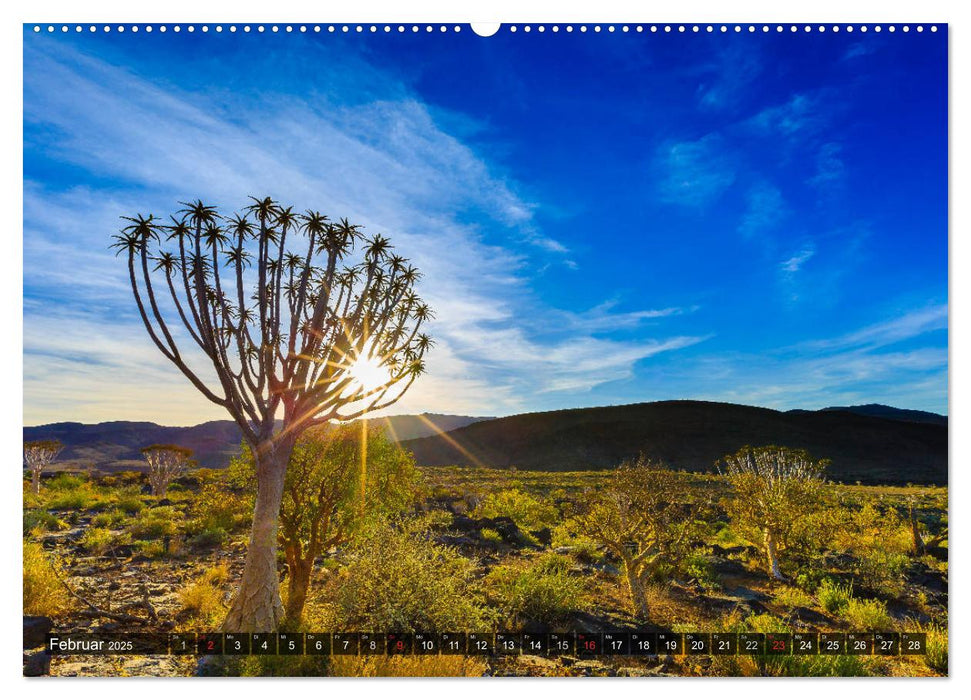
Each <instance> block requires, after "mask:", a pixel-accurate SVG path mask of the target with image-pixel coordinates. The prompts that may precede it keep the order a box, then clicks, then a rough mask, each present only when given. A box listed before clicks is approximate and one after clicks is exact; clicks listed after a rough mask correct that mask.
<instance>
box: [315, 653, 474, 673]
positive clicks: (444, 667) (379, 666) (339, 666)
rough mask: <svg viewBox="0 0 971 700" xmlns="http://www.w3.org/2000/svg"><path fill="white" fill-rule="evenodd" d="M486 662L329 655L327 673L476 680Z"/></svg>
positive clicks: (461, 658) (458, 658) (469, 658)
mask: <svg viewBox="0 0 971 700" xmlns="http://www.w3.org/2000/svg"><path fill="white" fill-rule="evenodd" d="M486 668H487V666H486V663H485V661H483V660H482V659H479V658H476V657H472V656H448V655H442V656H332V657H331V662H330V674H331V675H332V676H349V677H355V678H357V677H361V678H370V677H375V676H393V677H398V678H440V677H455V676H463V677H479V676H482V675H483V674H484V673H485V671H486Z"/></svg>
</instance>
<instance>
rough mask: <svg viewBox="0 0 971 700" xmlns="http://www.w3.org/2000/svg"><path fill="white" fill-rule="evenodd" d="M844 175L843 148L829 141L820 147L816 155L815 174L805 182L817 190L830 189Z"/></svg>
mask: <svg viewBox="0 0 971 700" xmlns="http://www.w3.org/2000/svg"><path fill="white" fill-rule="evenodd" d="M845 173H846V163H845V162H844V161H843V146H842V144H840V143H836V142H832V141H830V142H828V143H824V144H823V145H822V146H820V148H819V151H818V152H817V153H816V172H815V173H814V174H813V175H812V177H810V178H809V180H808V181H807V182H808V183H809V184H810V185H812V186H813V187H817V188H823V187H830V186H833V185H835V184H837V183H839V182H840V181H841V180H842V179H843V177H844V175H845Z"/></svg>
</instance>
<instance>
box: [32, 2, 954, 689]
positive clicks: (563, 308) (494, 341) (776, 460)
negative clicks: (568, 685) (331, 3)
mask: <svg viewBox="0 0 971 700" xmlns="http://www.w3.org/2000/svg"><path fill="white" fill-rule="evenodd" d="M918 14H919V12H918ZM22 34H23V36H22V39H23V463H22V468H23V471H22V484H21V485H22V489H23V591H24V597H23V624H24V628H23V634H24V644H23V654H24V656H23V659H24V660H23V672H24V675H26V676H32V677H36V676H43V677H64V676H100V677H116V676H149V677H200V676H222V677H227V676H234V677H235V676H312V677H323V676H331V677H334V676H344V677H360V676H369V677H370V676H379V677H380V676H422V677H426V676H446V677H455V676H462V677H496V676H524V677H560V676H567V677H584V676H596V677H644V678H656V677H727V676H731V677H734V676H759V677H764V676H784V677H803V676H870V677H886V676H911V677H914V676H916V677H924V676H947V675H948V551H949V541H948V400H949V395H948V333H949V330H948V310H949V306H948V303H949V300H948V25H947V24H946V23H937V24H935V23H911V24H903V23H897V24H887V23H883V24H881V23H862V24H861V23H855V24H845V23H813V24H805V23H797V24H773V23H755V24H720V23H688V24H678V23H673V24H670V23H657V24H652V23H622V22H618V23H599V24H598V23H575V24H571V23H563V22H548V23H532V24H512V23H503V24H493V25H478V24H477V25H470V24H464V23H463V24H454V23H453V24H424V23H423V24H411V23H408V24H400V23H365V24H353V23H352V24H342V23H314V22H306V23H299V22H295V23H285V22H281V23H273V22H269V23H264V24H259V23H231V22H213V23H182V24H180V23H177V22H173V23H162V24H146V23H135V24H131V23H114V22H99V23H95V24H87V23H86V24H70V23H69V24H63V23H53V24H51V23H27V24H25V25H24V26H23V29H22ZM34 683H40V684H43V683H44V681H34Z"/></svg>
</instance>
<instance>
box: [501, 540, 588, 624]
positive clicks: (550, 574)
mask: <svg viewBox="0 0 971 700" xmlns="http://www.w3.org/2000/svg"><path fill="white" fill-rule="evenodd" d="M569 569H570V560H569V559H568V558H567V557H564V556H561V555H558V554H552V553H550V554H545V555H543V556H541V557H539V558H538V559H536V560H535V561H533V562H531V563H529V564H527V565H525V566H520V565H511V564H506V565H502V566H497V567H496V568H494V569H493V570H492V571H491V572H489V575H488V576H487V577H486V581H485V582H486V586H487V591H488V595H489V597H490V599H492V601H493V602H494V603H495V604H496V606H497V607H498V608H499V610H500V611H501V614H502V615H503V617H504V618H505V619H506V620H507V622H508V624H509V625H511V626H515V625H516V624H517V623H519V622H521V621H523V620H531V621H537V622H545V623H553V622H557V621H559V620H562V619H563V618H564V617H566V615H567V614H569V613H570V612H573V611H574V610H580V609H582V608H583V606H584V604H585V602H586V596H585V594H584V583H583V581H582V579H580V578H578V577H574V576H571V575H570V573H569Z"/></svg>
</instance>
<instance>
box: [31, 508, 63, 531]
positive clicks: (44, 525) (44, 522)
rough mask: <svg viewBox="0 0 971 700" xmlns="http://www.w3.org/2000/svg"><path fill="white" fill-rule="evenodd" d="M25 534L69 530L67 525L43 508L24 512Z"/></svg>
mask: <svg viewBox="0 0 971 700" xmlns="http://www.w3.org/2000/svg"><path fill="white" fill-rule="evenodd" d="M23 517H24V534H25V535H27V534H29V533H31V532H34V531H35V530H36V531H40V532H56V531H58V530H64V529H66V528H67V523H66V522H64V521H63V520H61V519H60V518H58V517H57V516H56V515H54V514H53V513H48V512H47V511H46V510H44V509H43V508H34V509H31V510H25V511H24V516H23Z"/></svg>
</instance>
